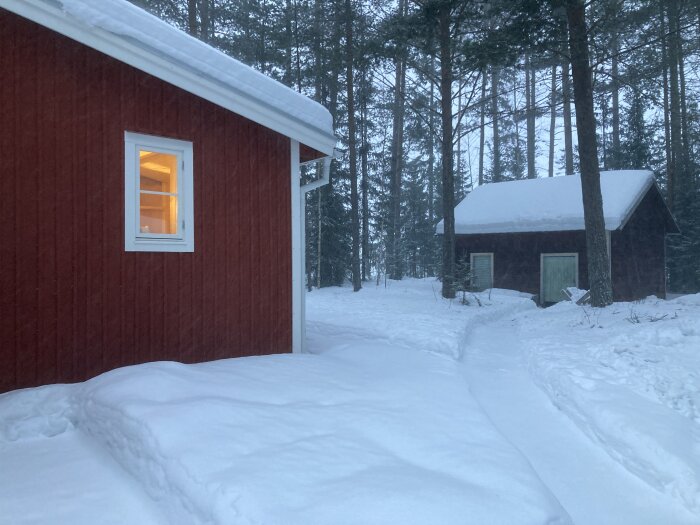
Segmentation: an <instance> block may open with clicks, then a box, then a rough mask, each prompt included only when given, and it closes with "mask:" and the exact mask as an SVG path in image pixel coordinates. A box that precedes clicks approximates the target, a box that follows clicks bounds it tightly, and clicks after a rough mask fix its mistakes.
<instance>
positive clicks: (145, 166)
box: [139, 150, 177, 193]
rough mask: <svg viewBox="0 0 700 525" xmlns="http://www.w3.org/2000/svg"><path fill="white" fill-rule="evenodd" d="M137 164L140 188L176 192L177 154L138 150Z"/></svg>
mask: <svg viewBox="0 0 700 525" xmlns="http://www.w3.org/2000/svg"><path fill="white" fill-rule="evenodd" d="M139 166H140V170H139V171H140V173H139V174H140V187H141V189H142V190H147V191H161V192H163V193H177V155H170V154H168V153H160V152H157V151H147V150H140V151H139Z"/></svg>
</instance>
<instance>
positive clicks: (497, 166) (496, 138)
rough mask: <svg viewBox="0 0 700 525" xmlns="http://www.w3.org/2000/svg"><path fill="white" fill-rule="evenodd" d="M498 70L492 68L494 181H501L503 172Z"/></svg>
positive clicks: (492, 175)
mask: <svg viewBox="0 0 700 525" xmlns="http://www.w3.org/2000/svg"><path fill="white" fill-rule="evenodd" d="M498 76H499V75H498V70H497V69H496V68H495V67H492V68H491V126H492V128H493V166H492V169H491V171H492V173H491V179H492V181H493V182H500V181H501V178H502V173H501V136H500V130H499V115H498Z"/></svg>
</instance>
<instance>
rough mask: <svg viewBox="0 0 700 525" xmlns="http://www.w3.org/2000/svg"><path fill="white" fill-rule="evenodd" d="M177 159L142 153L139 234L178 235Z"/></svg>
mask: <svg viewBox="0 0 700 525" xmlns="http://www.w3.org/2000/svg"><path fill="white" fill-rule="evenodd" d="M177 161H178V158H177V155H171V154H168V153H161V152H158V151H147V150H140V151H139V220H140V226H139V227H140V232H141V233H145V234H149V233H153V234H176V233H177V224H178V217H177V207H178V206H177V204H178V194H177V191H178V187H177V186H178V165H177V164H178V162H177Z"/></svg>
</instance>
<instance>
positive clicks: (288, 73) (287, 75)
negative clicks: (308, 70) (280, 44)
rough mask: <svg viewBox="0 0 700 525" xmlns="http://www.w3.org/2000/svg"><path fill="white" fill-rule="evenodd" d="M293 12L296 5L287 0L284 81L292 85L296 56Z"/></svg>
mask: <svg viewBox="0 0 700 525" xmlns="http://www.w3.org/2000/svg"><path fill="white" fill-rule="evenodd" d="M293 12H294V6H292V2H291V0H286V2H285V10H284V31H285V39H284V40H285V42H284V44H285V46H284V55H285V56H284V62H285V64H284V66H285V67H284V75H283V82H284V83H285V84H286V85H287V86H289V87H292V78H293V63H294V57H293V45H294V30H293V27H292V24H293V20H292V17H293Z"/></svg>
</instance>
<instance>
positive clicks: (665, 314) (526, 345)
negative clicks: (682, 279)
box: [517, 294, 700, 522]
mask: <svg viewBox="0 0 700 525" xmlns="http://www.w3.org/2000/svg"><path fill="white" fill-rule="evenodd" d="M544 316H545V317H546V320H547V321H546V325H545V324H544V323H540V322H538V321H539V320H540V319H541V318H542V317H543V315H542V314H540V315H539V316H533V315H529V314H526V315H523V316H522V317H521V318H520V319H519V323H518V327H517V330H518V333H519V339H520V341H521V344H522V348H523V349H524V350H525V352H526V353H527V357H528V361H529V369H530V371H531V374H532V376H533V378H534V379H535V381H536V382H537V384H538V385H539V386H540V387H541V388H542V389H543V390H544V391H545V392H547V394H548V395H549V396H550V398H551V399H552V401H553V402H554V404H555V405H556V406H557V407H559V408H560V409H561V410H562V411H563V412H565V413H566V414H567V415H568V416H569V417H571V419H572V420H573V421H574V422H575V423H576V424H577V426H578V427H579V428H580V429H581V430H582V431H583V432H584V433H585V434H587V435H588V436H589V437H590V438H591V439H593V440H594V441H595V442H596V443H597V444H599V445H600V446H601V447H603V448H604V449H605V450H606V451H607V452H608V454H610V455H611V456H612V457H613V458H615V459H616V460H617V461H619V462H620V463H621V464H622V465H623V466H625V467H626V468H627V469H628V470H629V471H630V472H633V473H634V474H636V475H637V476H639V477H640V478H641V479H643V480H644V481H645V482H647V483H649V484H650V485H651V486H653V487H654V488H656V489H658V490H659V491H661V492H664V493H667V494H669V495H670V496H672V497H674V498H676V499H677V500H679V501H680V502H681V503H682V504H683V505H684V506H685V507H687V508H688V509H689V510H691V511H693V512H695V513H696V514H698V516H700V294H698V295H692V296H685V297H680V298H678V299H674V300H672V301H663V300H659V299H656V298H654V297H650V298H647V299H646V300H643V301H638V302H634V303H617V304H615V305H613V306H611V307H609V308H605V309H593V308H588V307H578V306H575V305H573V304H572V303H560V304H558V305H556V306H553V307H552V308H549V309H547V310H546V312H544ZM533 324H534V325H535V326H536V327H537V329H535V330H533V329H532V328H531V327H532V326H533ZM544 326H546V329H545V328H544ZM698 521H699V522H700V517H699V518H698Z"/></svg>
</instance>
